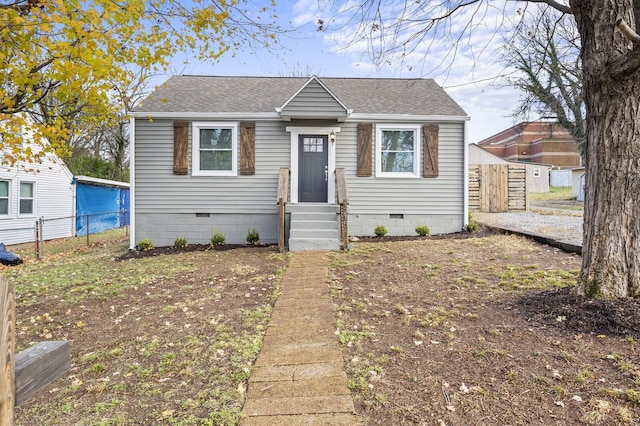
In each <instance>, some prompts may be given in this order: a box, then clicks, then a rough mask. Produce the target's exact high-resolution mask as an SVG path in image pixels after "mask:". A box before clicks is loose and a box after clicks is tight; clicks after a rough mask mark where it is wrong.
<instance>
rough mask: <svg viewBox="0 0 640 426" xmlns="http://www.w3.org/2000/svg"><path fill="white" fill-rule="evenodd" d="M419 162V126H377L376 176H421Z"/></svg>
mask: <svg viewBox="0 0 640 426" xmlns="http://www.w3.org/2000/svg"><path fill="white" fill-rule="evenodd" d="M419 162H420V128H419V126H411V125H384V126H377V129H376V176H382V177H384V176H397V177H419V176H420V174H419V169H418V163H419Z"/></svg>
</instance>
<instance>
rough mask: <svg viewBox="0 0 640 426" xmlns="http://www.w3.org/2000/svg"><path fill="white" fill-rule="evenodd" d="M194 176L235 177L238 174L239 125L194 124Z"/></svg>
mask: <svg viewBox="0 0 640 426" xmlns="http://www.w3.org/2000/svg"><path fill="white" fill-rule="evenodd" d="M192 134H193V145H192V152H193V174H194V175H202V176H235V175H236V172H237V152H238V125H237V123H218V122H195V123H193V130H192Z"/></svg>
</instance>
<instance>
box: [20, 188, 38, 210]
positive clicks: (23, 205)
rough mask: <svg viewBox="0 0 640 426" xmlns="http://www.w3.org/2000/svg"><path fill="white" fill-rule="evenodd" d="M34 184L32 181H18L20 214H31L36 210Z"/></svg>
mask: <svg viewBox="0 0 640 426" xmlns="http://www.w3.org/2000/svg"><path fill="white" fill-rule="evenodd" d="M35 189H36V184H35V183H34V182H20V200H19V206H20V212H19V213H20V214H21V215H33V214H35V212H36V200H35V196H34V195H35V193H36V191H35Z"/></svg>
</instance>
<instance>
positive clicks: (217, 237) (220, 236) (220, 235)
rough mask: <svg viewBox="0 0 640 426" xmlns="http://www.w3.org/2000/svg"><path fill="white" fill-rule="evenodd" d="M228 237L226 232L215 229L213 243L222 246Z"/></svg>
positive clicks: (212, 237)
mask: <svg viewBox="0 0 640 426" xmlns="http://www.w3.org/2000/svg"><path fill="white" fill-rule="evenodd" d="M226 239H227V238H226V237H225V236H224V232H222V231H215V232H214V233H213V235H212V236H211V244H212V245H214V246H221V245H224V242H225V241H226Z"/></svg>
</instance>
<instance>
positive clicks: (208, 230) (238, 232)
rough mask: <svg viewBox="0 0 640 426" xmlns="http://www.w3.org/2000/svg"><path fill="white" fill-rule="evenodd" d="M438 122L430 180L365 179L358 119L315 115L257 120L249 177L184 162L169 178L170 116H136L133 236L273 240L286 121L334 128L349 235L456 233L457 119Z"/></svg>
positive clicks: (459, 211) (459, 210)
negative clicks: (435, 165)
mask: <svg viewBox="0 0 640 426" xmlns="http://www.w3.org/2000/svg"><path fill="white" fill-rule="evenodd" d="M192 121H206V120H202V119H199V120H192ZM223 121H224V120H223ZM227 121H228V120H227ZM397 123H398V124H401V123H402V121H398V122H397ZM421 124H422V123H421ZM439 125H440V131H439V172H440V175H439V177H437V178H388V177H384V178H381V177H375V170H374V176H372V177H357V176H356V171H357V142H356V141H357V123H354V122H346V123H335V121H334V122H330V121H321V120H294V121H284V122H282V121H257V122H256V144H255V145H256V146H255V149H256V154H255V160H256V166H255V175H252V176H241V175H238V176H215V177H214V176H191V171H192V167H191V164H190V165H189V174H188V175H184V176H181V175H174V174H173V120H154V121H153V122H149V121H148V120H144V119H139V120H136V141H135V183H134V185H135V200H134V202H135V215H136V218H135V228H136V229H135V235H134V238H135V239H136V241H139V240H140V239H142V238H150V239H151V240H152V242H153V243H154V244H155V245H157V246H163V245H171V244H173V241H174V240H175V239H176V238H180V237H186V238H187V240H188V241H189V242H190V243H207V242H209V239H210V238H211V235H212V232H213V231H214V230H220V231H223V232H224V233H225V234H226V236H227V243H241V242H243V241H244V237H245V236H246V231H247V228H248V227H256V229H257V230H258V231H259V233H260V236H261V241H262V242H275V241H277V226H278V225H277V223H278V222H277V206H276V191H277V181H278V171H279V169H280V167H290V158H291V153H290V145H291V135H290V133H289V132H287V131H286V127H287V126H296V127H304V126H310V127H322V126H335V127H340V132H339V133H338V135H337V140H336V142H335V143H336V167H339V168H344V169H345V170H346V172H347V186H348V192H349V194H348V195H349V202H350V208H349V229H350V235H369V234H372V233H373V229H374V228H375V225H377V224H382V225H385V226H386V227H387V228H388V229H389V233H390V235H407V234H413V233H414V229H415V226H416V225H427V226H429V227H430V229H431V231H432V233H443V232H455V231H459V230H460V229H461V228H462V226H463V222H464V217H465V212H464V181H463V180H464V170H463V168H464V123H462V122H460V123H455V122H454V123H444V124H443V123H440V124H439ZM375 133H376V132H375V131H374V132H373V135H374V138H375ZM373 144H374V145H373V149H372V152H373V155H374V156H375V141H373ZM189 145H190V151H191V142H190V144H189ZM421 155H422V149H421ZM189 159H190V160H189V161H190V162H191V155H190V156H189ZM372 160H373V164H374V169H375V158H373V159H372ZM419 161H420V164H422V158H420V160H419ZM420 169H421V168H420ZM331 201H333V200H331ZM198 213H200V214H202V213H205V214H209V216H208V217H202V215H200V217H198V216H196V214H198ZM391 214H393V215H398V214H401V215H404V216H403V218H402V219H398V218H396V217H393V218H392V217H390V215H391Z"/></svg>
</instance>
